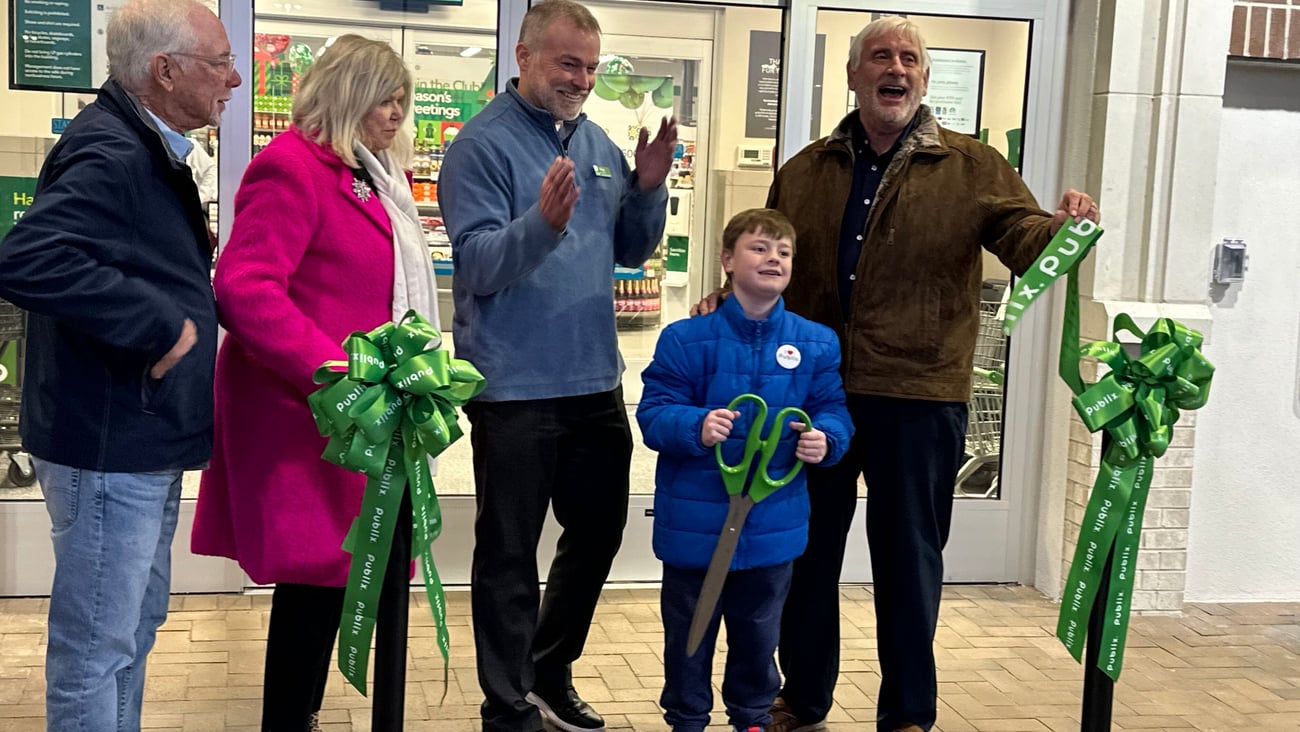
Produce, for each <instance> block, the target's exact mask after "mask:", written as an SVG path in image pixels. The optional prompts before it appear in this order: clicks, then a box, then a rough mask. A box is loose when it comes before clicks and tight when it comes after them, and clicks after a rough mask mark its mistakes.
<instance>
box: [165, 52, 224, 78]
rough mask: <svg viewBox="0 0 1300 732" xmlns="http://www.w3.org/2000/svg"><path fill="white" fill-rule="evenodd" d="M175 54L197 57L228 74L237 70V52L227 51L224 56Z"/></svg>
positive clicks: (176, 54) (177, 54)
mask: <svg viewBox="0 0 1300 732" xmlns="http://www.w3.org/2000/svg"><path fill="white" fill-rule="evenodd" d="M171 55H173V56H184V57H186V58H196V59H198V60H200V61H202V62H203V63H205V64H207V65H209V66H211V67H212V68H214V69H217V70H220V71H225V72H226V73H227V74H229V73H230V72H232V71H234V70H235V54H233V53H227V54H224V55H222V56H200V55H198V54H196V53H180V52H177V53H173V54H171Z"/></svg>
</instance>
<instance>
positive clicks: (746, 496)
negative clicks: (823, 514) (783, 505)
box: [686, 394, 812, 656]
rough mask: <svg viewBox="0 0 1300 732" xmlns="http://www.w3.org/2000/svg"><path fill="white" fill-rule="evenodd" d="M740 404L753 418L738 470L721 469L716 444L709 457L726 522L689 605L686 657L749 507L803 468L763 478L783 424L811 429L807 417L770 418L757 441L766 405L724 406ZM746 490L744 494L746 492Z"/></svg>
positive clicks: (746, 398)
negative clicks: (753, 411)
mask: <svg viewBox="0 0 1300 732" xmlns="http://www.w3.org/2000/svg"><path fill="white" fill-rule="evenodd" d="M742 402H754V403H755V404H756V405H758V414H757V415H756V416H755V417H754V423H753V425H752V426H751V427H750V430H749V434H748V435H747V436H746V437H745V457H744V459H743V460H741V461H740V464H739V465H727V463H726V462H725V461H724V460H723V459H722V443H721V442H719V443H718V444H717V445H715V446H714V454H715V456H716V457H717V460H718V468H719V469H720V470H721V471H722V483H723V485H725V486H726V488H727V495H728V496H730V501H729V505H728V508H727V522H726V523H725V524H723V525H722V534H721V535H719V536H718V546H717V547H716V548H715V549H714V550H713V558H712V559H710V560H709V569H708V571H707V572H705V574H704V585H703V586H702V587H701V588H700V597H699V600H697V601H696V603H695V615H694V616H692V617H691V628H690V631H689V632H688V633H687V635H686V655H688V656H694V655H695V652H696V651H697V650H699V647H700V641H702V640H703V639H704V630H705V628H707V627H708V625H709V620H710V619H711V618H712V617H713V610H714V608H716V607H717V606H718V598H719V597H721V595H722V585H723V584H724V583H725V582H726V581H727V572H728V570H730V569H731V558H732V557H733V556H734V555H735V554H736V544H737V542H739V541H740V531H741V529H743V528H745V518H746V517H748V516H749V510H750V509H751V508H753V507H754V504H755V503H758V502H759V501H761V500H763V499H764V498H767V497H768V496H770V495H772V494H773V493H775V492H776V491H777V489H779V488H781V487H782V486H784V485H786V484H787V483H789V482H790V481H792V480H794V477H795V476H796V475H798V474H799V470H800V469H802V468H803V461H796V462H795V465H794V467H793V468H790V472H788V473H786V474H785V475H784V476H782V477H781V478H779V479H773V478H772V476H771V475H768V472H767V464H768V463H769V462H771V460H772V455H773V453H775V452H776V447H777V445H778V444H779V443H780V441H781V433H782V431H784V429H785V427H786V418H787V417H789V416H795V417H798V418H799V421H801V422H803V423H804V425H806V427H805V429H807V428H810V427H812V420H811V419H809V418H808V414H807V413H806V412H804V411H803V410H802V409H800V408H798V407H786V408H785V409H782V410H781V411H779V412H777V413H776V421H774V422H773V423H772V428H771V429H770V430H768V432H767V435H766V436H765V437H760V436H759V433H760V432H761V431H762V429H763V425H764V424H766V423H767V402H765V401H763V398H762V397H760V396H758V395H757V394H741V395H740V396H738V397H736V398H735V399H732V400H731V403H730V404H728V405H727V409H730V410H732V411H735V410H736V406H737V405H739V404H741V403H742ZM760 448H761V452H762V457H761V458H759V461H758V470H757V471H756V473H755V475H754V479H753V480H750V477H749V473H750V468H751V466H752V465H753V462H754V455H755V454H756V453H758V452H760ZM746 488H748V490H746Z"/></svg>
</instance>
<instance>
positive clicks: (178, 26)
mask: <svg viewBox="0 0 1300 732" xmlns="http://www.w3.org/2000/svg"><path fill="white" fill-rule="evenodd" d="M211 12H212V11H211V10H208V8H207V7H206V6H204V5H202V4H200V3H198V2H196V1H195V0H132V2H129V3H127V4H126V5H123V6H122V7H121V8H119V9H118V10H117V12H115V13H113V17H112V18H110V19H109V21H108V34H107V36H106V37H105V40H104V50H105V52H106V53H107V55H108V76H109V78H112V79H116V80H117V82H118V83H119V84H121V85H122V86H123V87H125V88H126V89H128V90H130V91H133V92H142V91H144V90H145V89H146V88H147V86H148V84H149V77H150V74H151V71H150V69H149V64H150V62H152V61H153V57H154V56H157V55H158V54H160V53H163V54H167V53H186V52H189V51H193V50H194V46H195V44H196V43H197V41H198V39H197V37H196V34H195V32H194V22H193V18H194V16H195V14H196V13H211Z"/></svg>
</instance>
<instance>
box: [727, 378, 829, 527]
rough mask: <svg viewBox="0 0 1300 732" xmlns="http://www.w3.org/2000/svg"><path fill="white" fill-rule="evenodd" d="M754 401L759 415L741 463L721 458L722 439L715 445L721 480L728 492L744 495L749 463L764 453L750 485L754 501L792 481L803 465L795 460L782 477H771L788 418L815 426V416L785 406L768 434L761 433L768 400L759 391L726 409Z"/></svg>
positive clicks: (746, 439)
mask: <svg viewBox="0 0 1300 732" xmlns="http://www.w3.org/2000/svg"><path fill="white" fill-rule="evenodd" d="M745 402H754V404H755V405H756V406H757V408H758V414H757V416H755V418H754V424H753V425H752V426H751V428H750V430H749V434H747V435H746V436H745V454H744V457H743V458H742V459H741V461H740V463H738V464H736V465H728V464H727V462H726V461H725V460H724V459H723V457H722V443H721V442H719V443H718V444H717V445H715V446H714V454H715V456H716V457H717V460H718V469H719V470H721V471H722V483H723V485H724V486H726V489H727V493H728V494H729V495H733V496H736V495H741V494H742V493H744V492H745V483H746V481H747V480H748V479H749V470H750V466H751V465H753V462H754V455H755V454H758V453H759V452H760V451H761V452H762V456H761V457H760V458H759V461H758V474H757V475H756V476H755V480H754V484H753V485H751V486H750V488H749V493H748V495H749V497H750V498H752V499H753V501H754V502H755V503H757V502H759V501H761V500H763V499H764V498H767V497H768V496H770V495H772V494H773V493H774V492H776V491H777V489H779V488H782V487H784V486H785V485H787V484H789V482H790V481H792V480H794V478H795V476H796V475H798V474H799V471H800V470H801V469H802V468H803V461H802V460H796V461H795V464H794V467H793V468H790V471H789V472H787V473H786V474H785V475H783V476H781V477H780V478H775V479H774V478H772V476H771V475H770V474H769V473H768V472H767V466H768V463H770V462H771V461H772V456H773V455H774V454H775V453H776V448H777V446H778V445H779V444H780V442H781V433H782V431H783V430H785V428H786V425H785V420H786V418H787V417H789V416H795V417H798V418H799V421H801V422H803V423H804V425H805V428H809V427H812V419H811V418H810V417H809V416H808V413H807V412H805V411H803V410H802V409H800V408H798V407H786V408H784V409H782V410H781V411H779V412H777V413H776V420H775V421H774V422H773V423H772V428H771V429H770V430H768V432H767V435H765V436H764V435H762V429H763V425H764V424H766V422H767V402H765V401H763V398H762V397H760V396H758V395H757V394H741V395H739V396H737V397H736V398H735V399H732V400H731V403H730V404H728V405H727V409H730V410H732V411H735V410H736V407H737V406H739V405H741V404H743V403H745Z"/></svg>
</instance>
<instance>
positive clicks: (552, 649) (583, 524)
mask: <svg viewBox="0 0 1300 732" xmlns="http://www.w3.org/2000/svg"><path fill="white" fill-rule="evenodd" d="M519 35H520V41H519V45H517V46H516V47H515V56H516V59H517V60H518V62H519V78H518V79H517V80H511V82H510V83H509V85H508V86H507V88H506V90H505V91H504V92H503V93H501V94H499V95H497V97H496V98H495V99H493V100H492V102H491V103H490V104H489V105H488V106H487V107H486V108H485V109H484V110H483V111H482V112H480V113H479V114H478V115H477V116H475V117H474V118H473V119H472V120H470V121H469V122H468V123H467V124H466V125H465V127H464V129H463V130H461V132H460V134H459V135H457V136H456V141H455V143H454V144H452V145H451V146H450V148H449V149H448V151H447V158H446V160H445V161H444V163H443V167H442V171H441V174H440V176H439V178H440V180H439V190H440V203H441V205H442V210H443V217H444V220H445V222H446V225H447V232H448V234H449V235H450V236H451V240H452V256H453V259H454V262H455V267H456V276H455V281H454V283H453V286H452V291H453V295H454V297H455V304H456V314H455V319H454V321H453V323H454V325H453V328H454V330H455V345H456V355H457V357H460V358H465V359H468V360H470V361H472V362H473V363H474V364H475V365H477V366H478V368H479V370H481V371H482V372H483V375H484V376H485V377H486V379H487V388H486V389H485V390H484V391H483V393H482V394H481V395H480V396H479V397H478V398H476V399H475V400H473V401H472V402H470V403H469V404H468V405H466V407H465V413H466V415H468V416H469V419H470V423H471V424H472V425H473V432H472V434H471V444H472V446H473V451H474V480H475V484H476V495H477V500H478V518H477V520H476V522H475V526H474V534H475V547H474V562H473V575H472V579H471V582H472V586H473V598H472V607H473V618H474V642H475V647H476V650H477V653H478V670H479V684H480V686H482V688H483V694H484V697H485V700H484V702H483V710H482V716H483V730H484V732H539V731H540V730H541V729H542V718H543V717H545V718H546V719H547V720H548V721H549V722H551V723H552V724H553V725H555V726H557V727H559V728H560V729H563V730H567V731H568V732H579V731H587V730H603V729H604V728H605V726H604V721H603V720H602V719H601V718H600V715H598V714H596V712H595V711H594V710H592V709H591V707H590V706H588V705H587V704H586V703H585V702H583V701H582V699H581V698H580V697H579V696H578V694H577V693H576V692H575V691H574V689H573V683H572V674H571V673H570V665H571V664H572V663H573V661H574V660H575V659H577V658H578V656H580V655H581V654H582V647H583V645H584V643H585V642H586V638H587V629H588V628H589V627H590V625H591V619H592V615H593V613H594V612H595V607H596V601H597V600H598V599H599V597H600V590H601V587H602V585H603V584H604V582H605V578H606V577H607V576H608V574H609V569H610V566H611V564H612V563H613V560H614V555H615V554H616V553H617V552H618V547H619V544H620V542H621V541H622V537H623V526H624V524H625V523H626V520H627V500H628V467H629V463H630V461H631V454H632V437H631V430H630V428H629V426H628V421H627V412H626V409H625V408H624V404H623V392H622V389H621V387H620V385H619V384H620V378H621V375H622V371H623V362H622V359H621V357H620V356H619V353H618V339H617V333H616V332H615V325H614V302H613V285H612V277H613V271H614V265H615V264H619V265H623V266H629V267H636V266H640V265H641V263H642V262H644V261H645V260H646V258H647V257H649V256H650V254H651V253H652V252H653V251H654V249H655V247H656V246H657V245H658V243H659V240H660V238H661V237H662V236H663V229H664V213H665V207H666V204H667V198H668V194H667V190H666V187H665V186H664V180H665V178H666V177H667V174H668V170H669V167H670V166H671V164H672V151H673V148H674V146H675V145H676V143H677V125H676V122H675V121H674V120H672V119H666V120H663V122H662V123H661V124H660V126H659V132H658V134H657V135H656V136H655V139H654V140H653V141H650V140H649V132H648V131H647V130H644V129H643V130H641V134H640V139H639V140H638V142H637V146H636V169H635V170H631V169H630V168H629V167H628V164H627V161H626V160H625V159H624V157H623V153H622V152H621V151H620V150H619V148H618V147H617V146H616V145H615V144H614V143H613V142H612V141H611V140H610V139H609V137H607V136H606V135H605V133H604V131H602V130H601V129H600V127H598V126H597V125H595V124H593V123H591V122H588V121H587V118H586V117H585V116H584V115H583V114H582V105H583V103H584V102H585V101H586V98H587V95H588V94H589V93H590V92H591V89H592V85H593V83H594V81H595V72H596V66H597V63H598V62H599V57H600V26H599V24H598V23H597V22H596V19H595V18H594V17H592V15H591V13H590V12H589V11H588V10H587V9H586V8H584V7H583V6H581V5H579V4H577V3H575V2H571V0H546V2H541V3H538V4H535V5H534V6H533V7H532V8H531V9H530V10H529V11H528V13H527V14H526V15H525V16H524V20H523V24H522V26H521V27H520V34H519ZM548 504H550V505H551V506H552V507H553V508H554V511H555V517H556V519H557V521H558V522H559V523H560V526H561V527H562V528H563V533H562V534H561V536H560V540H559V544H558V546H557V548H556V554H555V560H554V561H553V562H552V564H551V570H550V575H549V577H548V578H547V586H546V587H547V589H546V598H545V602H544V603H543V604H542V606H541V609H540V611H539V609H538V594H539V593H538V573H537V545H538V542H539V540H540V536H541V531H542V523H543V521H544V520H545V517H546V512H547V506H548Z"/></svg>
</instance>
